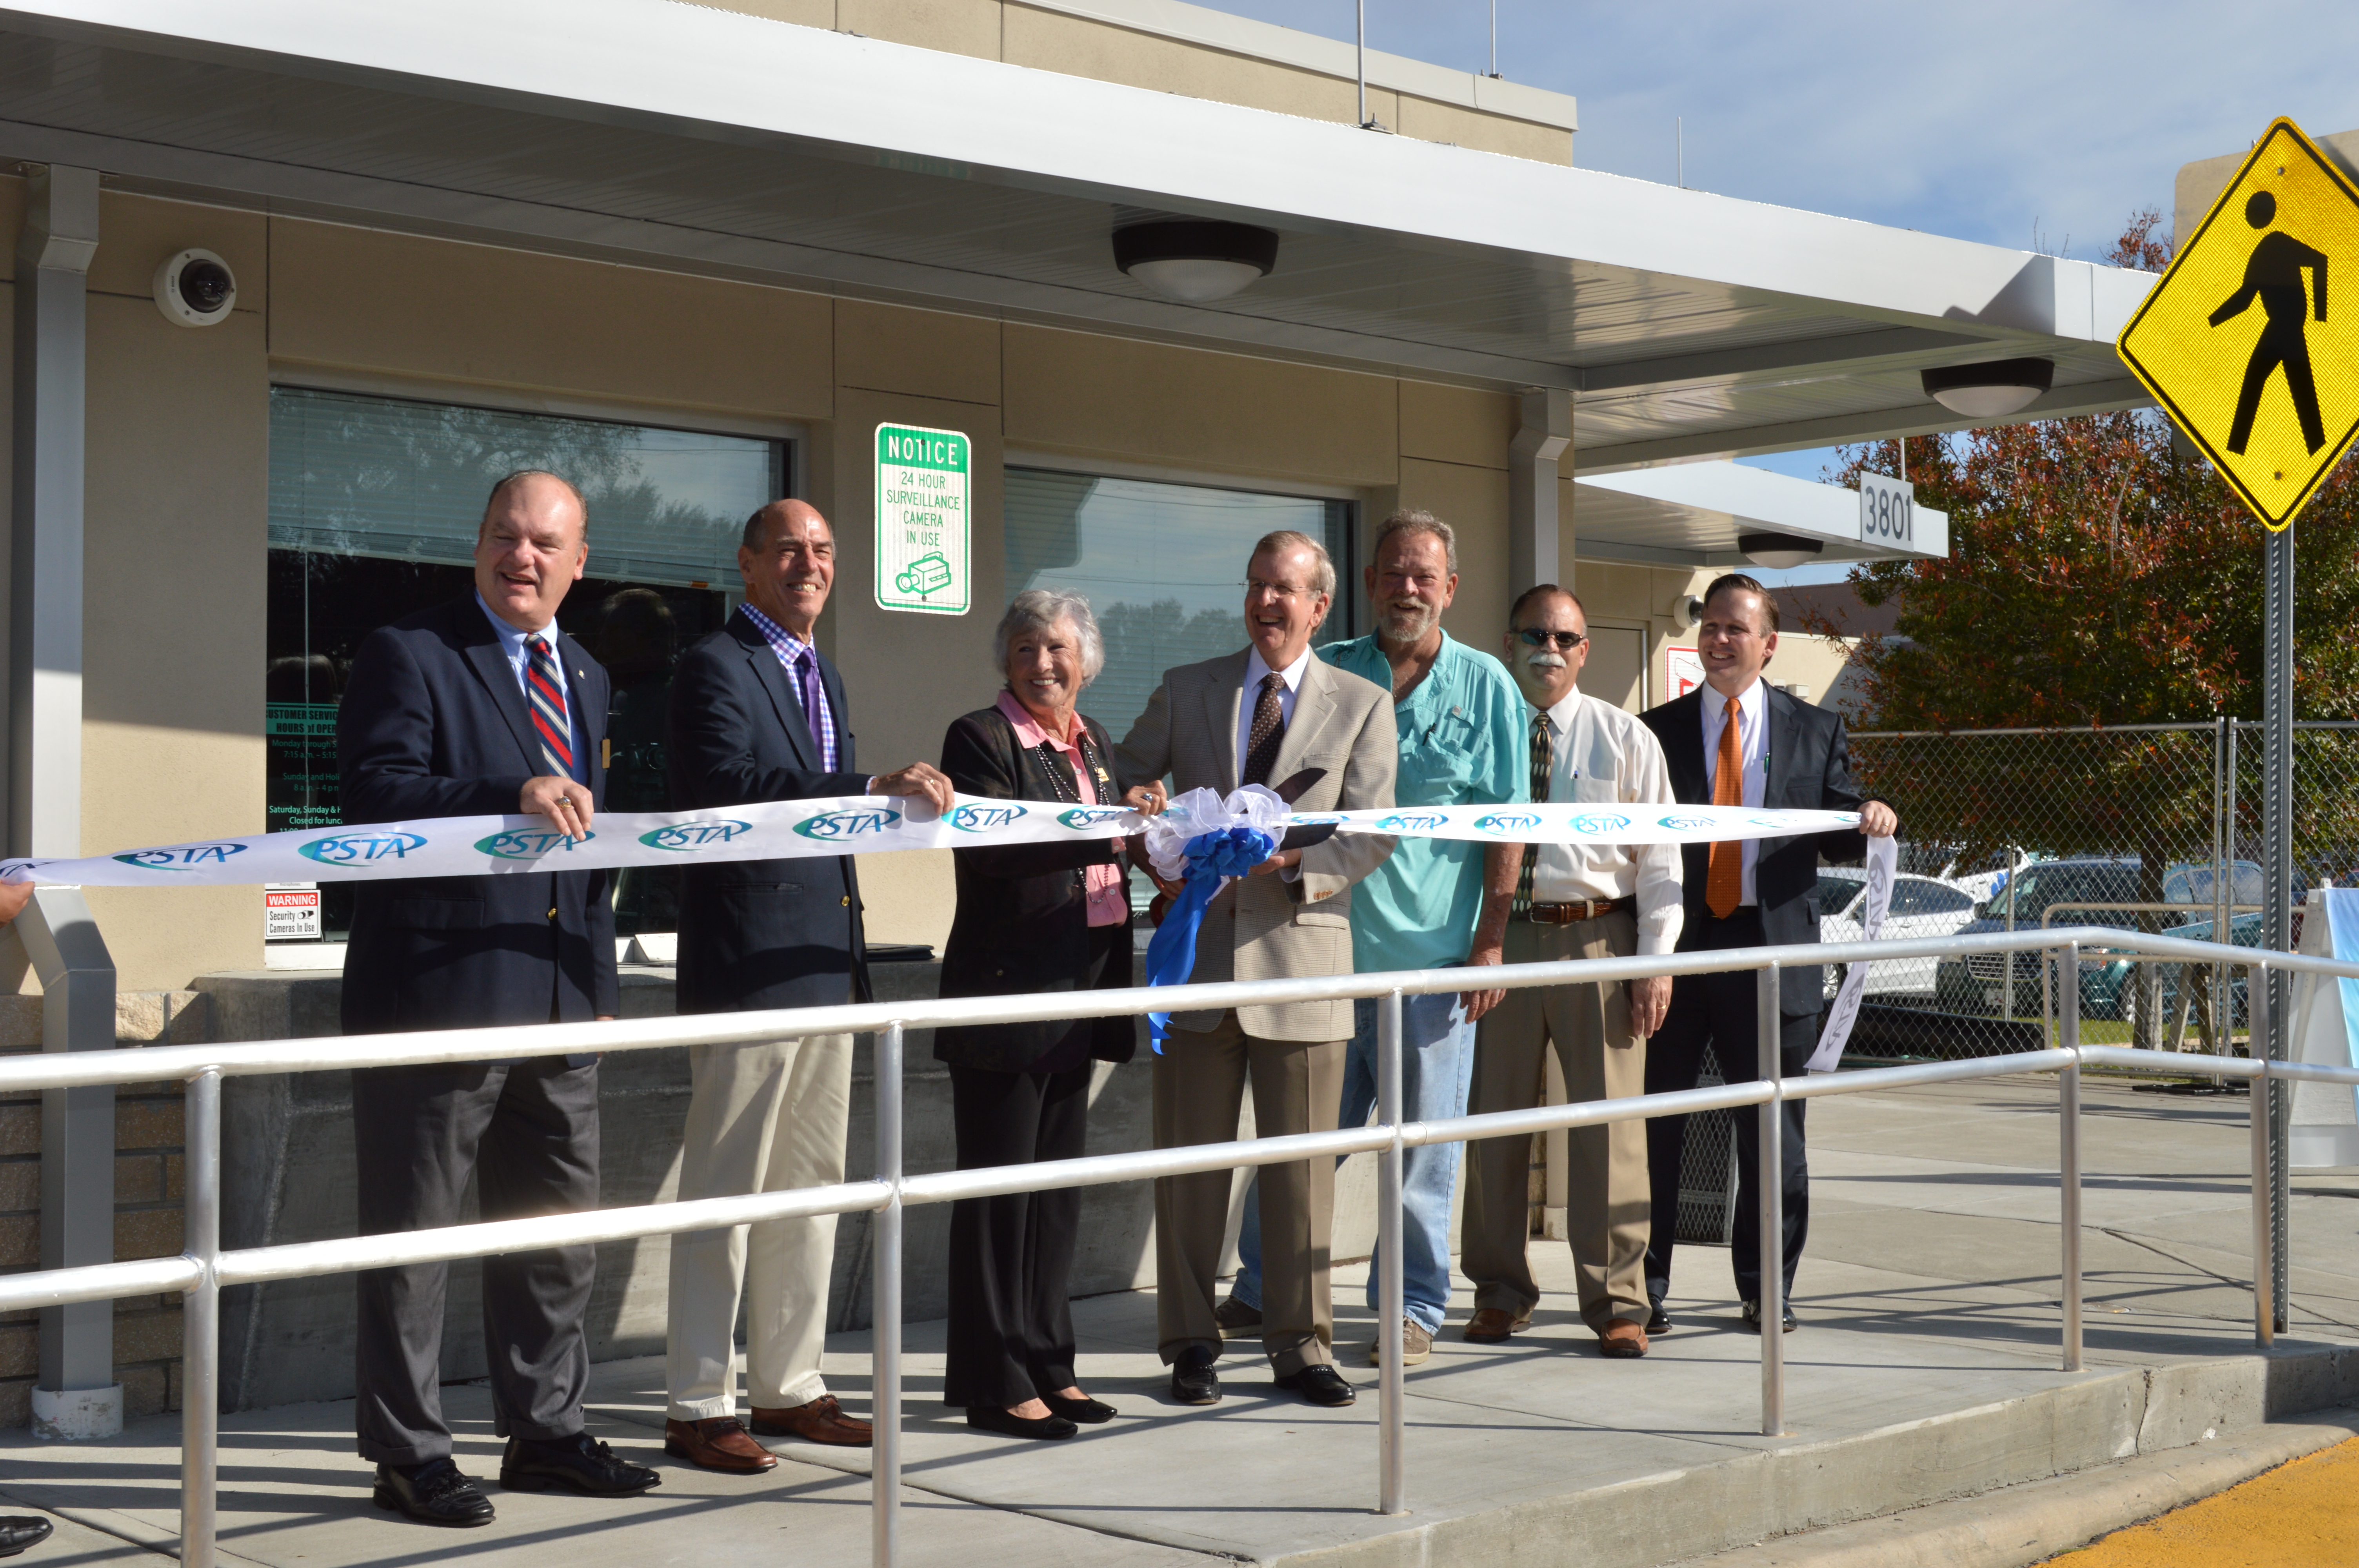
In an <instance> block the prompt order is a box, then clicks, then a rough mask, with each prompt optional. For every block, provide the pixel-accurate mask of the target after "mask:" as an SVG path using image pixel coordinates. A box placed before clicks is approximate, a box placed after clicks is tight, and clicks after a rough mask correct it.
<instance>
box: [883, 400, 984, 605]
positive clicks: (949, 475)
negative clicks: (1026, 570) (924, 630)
mask: <svg viewBox="0 0 2359 1568" xmlns="http://www.w3.org/2000/svg"><path fill="white" fill-rule="evenodd" d="M973 467H974V444H973V442H971V441H969V440H968V439H967V438H966V437H965V436H963V435H962V434H961V433H960V432H958V431H956V430H928V429H923V428H920V427H918V426H914V425H879V426H877V427H876V602H877V603H878V604H880V605H882V606H883V607H884V608H885V609H886V610H915V611H920V612H923V613H926V614H930V615H964V614H965V613H966V612H967V611H968V609H969V608H970V606H971V601H972V598H973V595H972V592H971V590H970V584H971V583H972V581H973V578H972V576H971V575H970V570H969V566H970V562H969V556H968V541H969V535H970V530H969V528H968V525H967V522H968V511H967V508H968V503H969V500H970V498H971V497H972V496H973V486H972V484H971V482H970V481H971V480H972V478H973Z"/></svg>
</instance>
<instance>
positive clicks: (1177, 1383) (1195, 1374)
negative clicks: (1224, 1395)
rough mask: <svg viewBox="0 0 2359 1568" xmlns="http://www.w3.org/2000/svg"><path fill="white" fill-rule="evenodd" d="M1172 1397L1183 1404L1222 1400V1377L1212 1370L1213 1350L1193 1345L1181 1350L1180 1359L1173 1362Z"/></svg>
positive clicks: (1218, 1401)
mask: <svg viewBox="0 0 2359 1568" xmlns="http://www.w3.org/2000/svg"><path fill="white" fill-rule="evenodd" d="M1171 1397H1172V1398H1173V1399H1175V1400H1179V1401H1180V1403H1181V1404H1183V1405H1216V1404H1219V1403H1220V1402H1221V1378H1220V1374H1219V1373H1217V1372H1215V1371H1213V1370H1212V1351H1211V1350H1209V1349H1207V1348H1206V1347H1205V1346H1201V1345H1191V1346H1189V1347H1188V1348H1187V1349H1185V1350H1182V1351H1181V1352H1180V1359H1178V1360H1177V1361H1174V1362H1173V1363H1171Z"/></svg>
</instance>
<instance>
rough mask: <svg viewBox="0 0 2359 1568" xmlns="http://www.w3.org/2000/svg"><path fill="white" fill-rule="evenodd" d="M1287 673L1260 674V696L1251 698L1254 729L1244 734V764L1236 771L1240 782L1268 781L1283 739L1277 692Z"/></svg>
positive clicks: (1281, 711)
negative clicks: (1252, 701)
mask: <svg viewBox="0 0 2359 1568" xmlns="http://www.w3.org/2000/svg"><path fill="white" fill-rule="evenodd" d="M1285 685H1286V677H1285V676H1282V675H1279V674H1278V673H1277V671H1275V670H1272V671H1271V672H1270V673H1269V674H1267V675H1266V676H1262V677H1261V696H1260V697H1256V699H1255V700H1254V716H1253V729H1252V730H1250V731H1249V732H1247V734H1246V736H1245V768H1244V771H1242V772H1241V773H1238V774H1237V783H1239V784H1267V783H1269V775H1270V774H1271V773H1273V772H1274V771H1276V769H1277V749H1278V747H1279V746H1280V745H1281V744H1283V743H1284V742H1285V740H1286V716H1285V713H1284V711H1283V710H1282V709H1281V708H1279V707H1278V705H1277V694H1278V692H1279V691H1280V690H1281V689H1282V688H1283V687H1285Z"/></svg>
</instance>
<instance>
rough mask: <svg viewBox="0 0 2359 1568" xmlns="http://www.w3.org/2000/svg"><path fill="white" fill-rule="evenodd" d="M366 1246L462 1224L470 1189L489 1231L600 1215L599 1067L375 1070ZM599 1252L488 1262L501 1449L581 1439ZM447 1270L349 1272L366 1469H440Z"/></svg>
mask: <svg viewBox="0 0 2359 1568" xmlns="http://www.w3.org/2000/svg"><path fill="white" fill-rule="evenodd" d="M353 1144H354V1147H355V1150H356V1152H357V1153H358V1156H359V1162H360V1234H361V1235H364V1236H375V1235H383V1234H385V1233H387V1232H394V1231H405V1230H425V1229H429V1228H432V1227H437V1226H444V1225H456V1224H458V1223H459V1204H460V1199H461V1198H462V1196H463V1195H464V1194H465V1192H466V1190H467V1177H468V1175H469V1173H473V1175H474V1177H475V1186H476V1195H477V1197H478V1200H479V1206H480V1207H481V1209H482V1213H483V1217H484V1218H485V1219H520V1218H525V1217H530V1216H535V1215H548V1214H572V1213H576V1212H579V1211H581V1210H582V1209H592V1208H596V1207H597V1206H598V1066H597V1064H596V1063H595V1062H594V1061H593V1062H592V1063H590V1064H588V1065H583V1066H570V1065H567V1064H566V1063H565V1062H564V1061H562V1060H552V1059H548V1058H544V1059H542V1060H539V1061H533V1062H518V1063H510V1064H491V1063H481V1062H470V1063H465V1064H462V1065H455V1066H447V1067H374V1068H367V1069H364V1070H362V1071H360V1072H356V1073H354V1074H353ZM597 1256H598V1255H597V1250H596V1249H594V1248H591V1247H560V1248H549V1249H543V1250H540V1251H537V1252H512V1253H508V1254H506V1255H504V1256H501V1257H496V1258H486V1259H484V1261H483V1268H484V1357H485V1359H486V1360H487V1361H488V1362H489V1364H490V1370H491V1387H492V1419H493V1423H494V1427H495V1430H496V1431H497V1432H498V1433H500V1435H501V1436H503V1437H509V1436H514V1437H534V1438H556V1437H570V1436H571V1435H572V1434H573V1433H577V1432H580V1431H581V1430H582V1390H584V1389H585V1388H586V1387H587V1386H588V1384H589V1380H590V1351H589V1346H588V1345H587V1344H586V1343H585V1341H584V1340H583V1337H582V1313H583V1312H584V1311H585V1310H586V1309H587V1308H588V1306H589V1304H590V1286H591V1282H592V1279H593V1278H594V1276H595V1273H596V1270H597ZM450 1272H451V1269H450V1265H449V1264H447V1263H419V1264H412V1265H408V1266H406V1267H402V1268H393V1269H371V1270H369V1271H366V1272H364V1273H362V1274H360V1275H358V1276H356V1284H357V1287H358V1292H359V1297H360V1300H359V1325H358V1326H359V1339H358V1344H357V1346H356V1348H355V1354H354V1363H355V1373H356V1379H357V1381H358V1384H359V1399H358V1402H357V1404H356V1406H355V1409H354V1413H353V1421H354V1424H355V1425H356V1427H357V1428H358V1431H359V1436H360V1454H361V1457H362V1458H364V1459H369V1460H374V1461H375V1462H377V1463H379V1464H386V1465H419V1464H423V1463H425V1462H426V1461H427V1460H429V1459H440V1458H443V1457H446V1456H447V1455H448V1454H450V1452H451V1429H450V1427H449V1426H448V1425H447V1424H445V1423H444V1422H443V1420H442V1391H441V1382H442V1303H443V1293H444V1290H445V1287H446V1285H447V1284H448V1281H449V1279H450Z"/></svg>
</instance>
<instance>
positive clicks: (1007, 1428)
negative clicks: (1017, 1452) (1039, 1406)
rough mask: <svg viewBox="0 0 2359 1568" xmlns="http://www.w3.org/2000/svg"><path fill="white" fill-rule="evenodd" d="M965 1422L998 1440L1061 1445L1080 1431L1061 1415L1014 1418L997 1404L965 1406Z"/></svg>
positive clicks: (1017, 1416) (1012, 1413)
mask: <svg viewBox="0 0 2359 1568" xmlns="http://www.w3.org/2000/svg"><path fill="white" fill-rule="evenodd" d="M966 1423H967V1425H969V1426H971V1427H973V1428H974V1429H975V1430H976V1431H978V1432H995V1433H999V1435H1000V1436H1002V1437H1038V1438H1045V1439H1047V1440H1048V1441H1049V1442H1050V1443H1057V1442H1061V1441H1062V1440H1063V1439H1065V1438H1068V1437H1071V1436H1072V1435H1073V1433H1077V1432H1079V1431H1081V1430H1082V1429H1081V1428H1080V1427H1078V1426H1075V1425H1074V1424H1073V1423H1072V1422H1070V1421H1068V1420H1066V1419H1065V1418H1064V1417H1063V1416H1061V1415H1017V1414H1016V1412H1014V1411H1010V1410H1006V1409H1004V1408H1003V1407H1001V1406H999V1405H969V1406H968V1407H967V1410H966Z"/></svg>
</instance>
